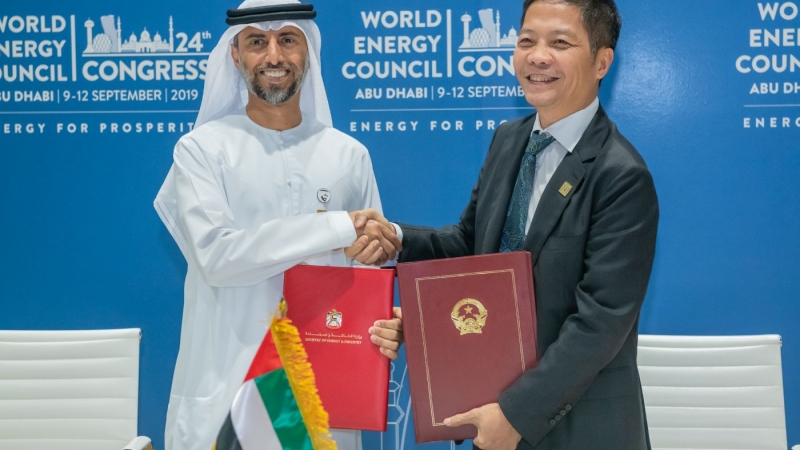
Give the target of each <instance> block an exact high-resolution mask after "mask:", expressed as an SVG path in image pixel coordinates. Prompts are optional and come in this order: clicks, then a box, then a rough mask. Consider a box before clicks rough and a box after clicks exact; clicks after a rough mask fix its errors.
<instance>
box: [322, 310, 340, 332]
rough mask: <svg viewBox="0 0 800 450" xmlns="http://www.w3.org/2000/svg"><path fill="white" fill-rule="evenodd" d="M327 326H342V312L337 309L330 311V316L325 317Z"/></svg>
mask: <svg viewBox="0 0 800 450" xmlns="http://www.w3.org/2000/svg"><path fill="white" fill-rule="evenodd" d="M325 326H326V327H328V328H330V329H331V330H338V329H339V328H342V313H340V312H339V311H337V310H335V309H332V310H330V311H328V317H327V318H326V319H325Z"/></svg>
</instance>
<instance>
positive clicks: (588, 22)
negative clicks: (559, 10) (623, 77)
mask: <svg viewBox="0 0 800 450" xmlns="http://www.w3.org/2000/svg"><path fill="white" fill-rule="evenodd" d="M536 2H546V3H566V4H568V5H572V6H575V7H577V8H578V9H579V10H580V11H581V21H582V22H583V27H584V28H586V32H587V33H588V34H589V46H590V47H591V50H592V56H595V55H597V50H599V49H601V48H603V47H608V48H610V49H611V50H614V49H616V48H617V40H618V39H619V31H620V30H621V29H622V18H621V17H620V15H619V11H618V10H617V5H616V3H614V0H525V3H524V4H523V5H522V19H521V21H520V22H521V24H524V23H525V13H527V12H528V8H529V7H530V6H531V5H532V4H534V3H536Z"/></svg>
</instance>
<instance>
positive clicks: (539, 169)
mask: <svg viewBox="0 0 800 450" xmlns="http://www.w3.org/2000/svg"><path fill="white" fill-rule="evenodd" d="M599 107H600V101H599V100H598V99H597V97H595V98H594V101H592V103H590V104H589V106H587V107H586V108H584V109H582V110H580V111H578V112H575V113H572V114H570V115H569V116H567V117H564V118H563V119H561V120H559V121H558V122H556V123H554V124H552V125H550V126H549V127H547V128H542V124H541V122H539V115H538V114H537V115H536V120H535V121H534V122H533V130H531V134H533V133H534V132H536V131H539V132H540V133H541V134H542V135H545V136H553V137H554V138H555V141H553V143H551V144H550V145H548V146H547V147H545V149H544V150H542V152H541V153H539V154H538V155H537V156H536V171H535V173H534V176H533V193H532V194H531V203H530V205H529V206H528V218H527V220H526V221H525V233H526V234H527V233H528V230H529V229H530V227H531V222H533V216H534V214H535V213H536V208H537V207H538V206H539V200H541V198H542V194H543V193H544V188H545V187H547V183H549V182H550V178H553V174H554V173H556V169H558V166H559V165H560V164H561V161H563V160H564V157H566V156H567V153H572V150H574V149H575V146H576V145H578V141H580V140H581V136H583V132H584V131H586V128H587V127H589V123H591V121H592V118H593V117H594V115H595V113H597V109H598V108H599Z"/></svg>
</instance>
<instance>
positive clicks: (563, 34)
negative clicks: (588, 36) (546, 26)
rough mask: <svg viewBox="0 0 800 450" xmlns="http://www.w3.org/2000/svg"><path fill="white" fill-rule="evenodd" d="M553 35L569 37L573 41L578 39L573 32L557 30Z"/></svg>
mask: <svg viewBox="0 0 800 450" xmlns="http://www.w3.org/2000/svg"><path fill="white" fill-rule="evenodd" d="M551 34H555V35H557V36H569V37H571V38H573V39H577V38H578V35H577V34H575V33H573V32H572V31H571V30H555V31H553V32H552V33H551Z"/></svg>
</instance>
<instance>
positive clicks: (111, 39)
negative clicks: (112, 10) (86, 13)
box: [82, 14, 205, 56]
mask: <svg viewBox="0 0 800 450" xmlns="http://www.w3.org/2000/svg"><path fill="white" fill-rule="evenodd" d="M95 25H96V24H95V22H94V21H93V20H92V19H87V20H86V22H84V23H83V26H84V27H85V28H86V48H85V49H84V50H83V52H82V54H83V56H109V55H115V56H143V55H145V54H153V53H157V54H187V53H200V52H201V50H202V48H203V44H202V42H200V39H199V38H200V33H196V34H195V38H193V39H192V40H191V41H188V36H187V35H186V33H182V32H181V33H177V34H176V33H175V29H174V26H173V19H172V16H170V17H169V29H168V34H167V35H166V36H162V35H161V33H160V31H158V30H156V31H155V35H153V34H151V32H150V31H148V30H147V27H144V29H143V30H142V31H141V32H139V34H138V35H137V34H136V33H135V32H133V31H132V32H131V33H130V36H128V38H127V39H123V31H122V20H121V18H120V17H115V16H114V15H113V14H109V15H105V16H101V17H100V25H101V31H100V32H98V33H97V34H95V31H94V28H95ZM204 37H205V36H204ZM176 38H177V39H176ZM176 41H177V42H176ZM187 41H188V42H189V45H186V43H187ZM176 47H177V48H176ZM190 50H193V51H190Z"/></svg>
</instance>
